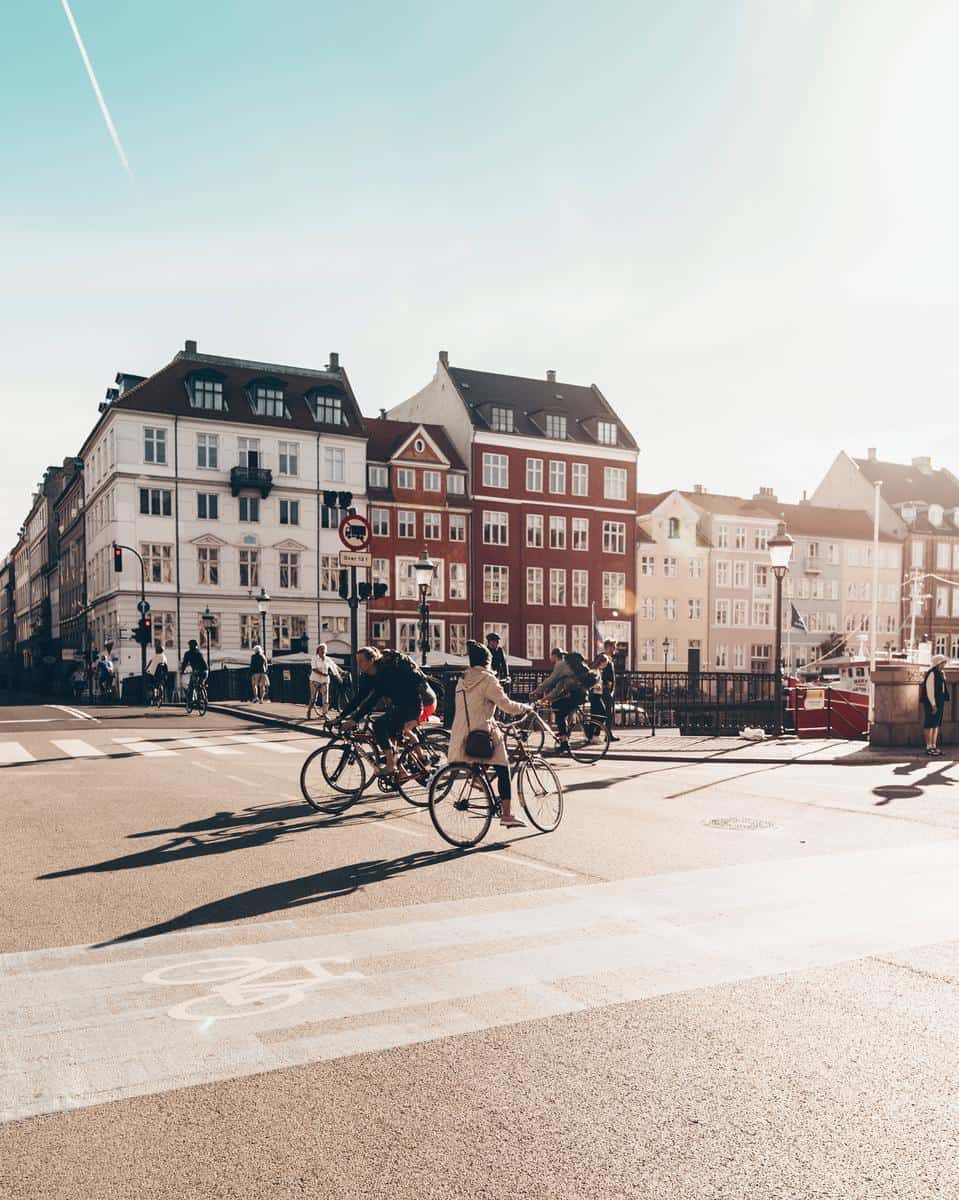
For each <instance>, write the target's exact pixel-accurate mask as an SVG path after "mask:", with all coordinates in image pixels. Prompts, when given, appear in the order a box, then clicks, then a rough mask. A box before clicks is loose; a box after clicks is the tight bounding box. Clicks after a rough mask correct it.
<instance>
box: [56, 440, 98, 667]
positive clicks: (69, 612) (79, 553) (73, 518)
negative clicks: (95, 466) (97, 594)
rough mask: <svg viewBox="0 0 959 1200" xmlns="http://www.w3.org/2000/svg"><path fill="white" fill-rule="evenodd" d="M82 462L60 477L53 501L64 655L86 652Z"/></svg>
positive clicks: (79, 461) (60, 622) (60, 632)
mask: <svg viewBox="0 0 959 1200" xmlns="http://www.w3.org/2000/svg"><path fill="white" fill-rule="evenodd" d="M83 488H84V475H83V469H82V461H81V460H77V469H75V470H74V471H73V472H72V473H71V474H69V475H65V476H64V483H63V487H62V489H61V491H60V494H59V495H58V496H57V498H56V500H55V501H54V506H53V510H54V519H55V522H56V527H57V540H58V552H57V595H58V598H59V604H58V621H59V638H60V646H61V654H62V656H63V657H64V658H76V657H81V656H83V655H85V654H87V653H88V652H89V650H90V642H89V638H88V636H87V617H86V606H87V571H86V536H85V514H84V505H83V498H84V491H83Z"/></svg>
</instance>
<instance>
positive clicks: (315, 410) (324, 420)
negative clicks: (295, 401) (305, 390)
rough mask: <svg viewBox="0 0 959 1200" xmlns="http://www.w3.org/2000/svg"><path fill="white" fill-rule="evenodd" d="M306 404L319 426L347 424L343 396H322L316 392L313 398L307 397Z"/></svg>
mask: <svg viewBox="0 0 959 1200" xmlns="http://www.w3.org/2000/svg"><path fill="white" fill-rule="evenodd" d="M306 403H307V405H308V406H309V409H310V412H311V413H312V414H313V420H314V421H315V422H316V423H317V425H345V424H346V421H345V420H344V418H343V397H342V396H322V395H320V393H319V392H314V393H313V395H312V396H307V398H306Z"/></svg>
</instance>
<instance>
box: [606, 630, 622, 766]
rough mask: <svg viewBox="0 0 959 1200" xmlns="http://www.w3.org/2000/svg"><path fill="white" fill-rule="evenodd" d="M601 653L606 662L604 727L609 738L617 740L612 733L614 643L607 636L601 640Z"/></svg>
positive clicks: (614, 699)
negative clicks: (604, 656)
mask: <svg viewBox="0 0 959 1200" xmlns="http://www.w3.org/2000/svg"><path fill="white" fill-rule="evenodd" d="M603 653H604V654H605V655H606V658H607V662H606V664H605V666H604V667H603V670H602V683H603V703H604V704H605V705H606V728H607V729H608V730H609V740H610V741H611V742H618V741H619V738H618V737H617V736H616V734H615V733H613V718H614V716H615V714H616V657H615V656H616V643H615V642H614V641H613V640H612V639H611V638H607V640H606V641H605V642H603Z"/></svg>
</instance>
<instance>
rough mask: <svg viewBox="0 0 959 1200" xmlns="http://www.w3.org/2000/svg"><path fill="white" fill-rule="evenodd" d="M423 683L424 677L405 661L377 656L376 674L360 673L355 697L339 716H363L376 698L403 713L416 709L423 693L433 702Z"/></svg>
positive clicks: (420, 702)
mask: <svg viewBox="0 0 959 1200" xmlns="http://www.w3.org/2000/svg"><path fill="white" fill-rule="evenodd" d="M425 684H426V680H425V679H424V678H423V676H422V674H421V673H420V672H419V671H418V670H417V669H416V668H415V665H412V664H410V662H409V660H404V659H403V658H402V657H400V656H398V657H397V658H395V659H392V658H385V657H384V658H381V659H380V660H379V662H378V663H377V665H376V674H375V675H364V676H363V677H362V678H361V679H360V686H359V688H358V689H357V693H356V696H355V697H354V698H353V699H352V700H351V701H350V703H349V704H347V706H346V708H344V709H343V710H342V711H341V712H340V716H341V717H350V716H359V717H363V716H365V715H366V714H367V713H368V712H370V711H372V709H373V708H374V707H375V705H376V703H377V701H379V700H389V701H390V703H391V704H392V705H393V707H394V708H398V709H400V710H401V711H403V712H419V711H420V710H421V709H422V707H423V704H424V702H425V699H426V696H425V693H428V695H429V696H432V700H431V701H430V702H431V703H435V701H436V697H435V695H433V693H432V692H431V691H430V689H429V687H428V685H427V686H425V687H424V685H425Z"/></svg>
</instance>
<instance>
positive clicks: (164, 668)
mask: <svg viewBox="0 0 959 1200" xmlns="http://www.w3.org/2000/svg"><path fill="white" fill-rule="evenodd" d="M169 674H170V664H169V662H168V661H167V656H166V651H165V650H164V649H163V643H162V642H154V644H153V655H152V656H151V658H150V661H149V662H148V663H147V679H148V680H149V681H150V691H151V692H152V693H153V694H154V695H156V694H157V692H159V693H160V694H161V696H162V694H163V692H164V690H165V688H166V680H167V676H168V675H169Z"/></svg>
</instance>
